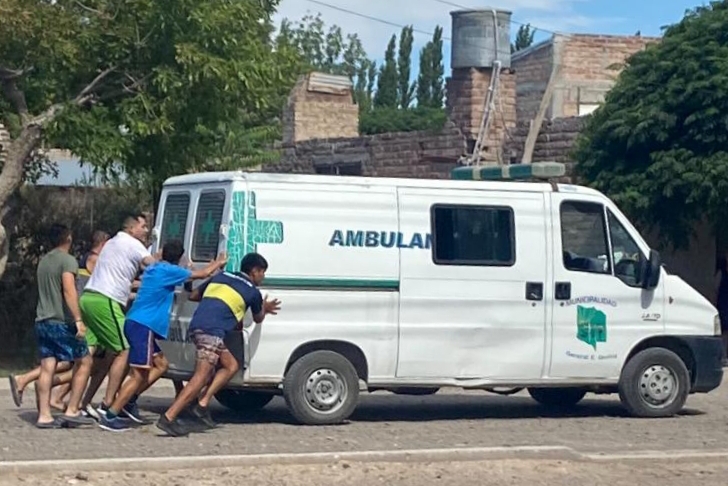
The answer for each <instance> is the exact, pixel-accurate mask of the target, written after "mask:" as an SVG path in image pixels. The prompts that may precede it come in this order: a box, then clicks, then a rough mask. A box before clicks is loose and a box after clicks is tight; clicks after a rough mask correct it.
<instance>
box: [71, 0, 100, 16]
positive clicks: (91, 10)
mask: <svg viewBox="0 0 728 486" xmlns="http://www.w3.org/2000/svg"><path fill="white" fill-rule="evenodd" d="M73 3H75V4H76V5H78V6H79V7H81V8H82V9H84V10H85V11H87V12H91V13H93V14H96V15H98V16H100V17H106V18H108V15H106V14H104V12H102V11H100V10H96V9H95V8H91V7H89V6H88V5H84V4H82V3H81V2H79V1H78V0H74V2H73Z"/></svg>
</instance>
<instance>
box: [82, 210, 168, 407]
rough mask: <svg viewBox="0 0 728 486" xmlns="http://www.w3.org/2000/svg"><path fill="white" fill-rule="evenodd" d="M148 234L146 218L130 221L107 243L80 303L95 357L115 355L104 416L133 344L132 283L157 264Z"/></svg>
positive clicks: (140, 216)
mask: <svg viewBox="0 0 728 486" xmlns="http://www.w3.org/2000/svg"><path fill="white" fill-rule="evenodd" d="M148 232H149V228H148V226H147V220H146V217H145V216H144V215H142V214H139V215H134V216H129V217H127V218H126V219H125V220H124V227H123V229H122V231H119V232H118V233H117V234H116V236H114V237H113V238H112V239H110V240H109V241H107V242H106V245H104V248H103V250H101V253H100V254H99V257H98V260H97V262H96V267H95V268H94V272H93V273H92V274H91V278H90V279H89V281H88V283H87V284H86V288H85V289H84V292H83V294H82V295H81V299H80V301H79V306H80V308H81V314H82V316H83V319H84V323H86V326H87V328H88V329H87V331H86V342H87V344H88V346H89V349H90V351H91V353H93V352H94V351H95V349H96V348H97V347H101V348H104V349H105V350H106V351H107V352H111V353H114V354H115V357H114V360H113V362H112V364H111V368H110V369H109V376H108V378H109V379H108V384H107V387H106V395H105V396H104V399H103V401H102V403H101V407H100V410H99V411H100V412H102V413H103V412H104V410H105V409H106V408H108V406H109V405H110V404H111V403H113V401H114V397H115V395H116V392H117V391H118V390H119V387H120V386H121V382H122V381H123V379H124V376H125V374H126V365H127V359H128V354H129V344H128V342H127V340H126V337H125V336H124V318H125V317H124V307H125V306H126V304H127V302H128V300H129V295H130V293H131V287H132V283H133V281H134V279H135V277H136V276H137V274H138V272H139V270H140V268H144V267H146V266H148V265H150V264H152V263H153V262H154V261H155V259H154V257H153V256H152V255H151V253H149V251H148V250H147V249H146V248H145V247H144V244H143V243H142V242H143V241H145V239H146V237H147V233H148ZM88 371H90V370H87V372H88ZM86 378H87V379H88V377H86Z"/></svg>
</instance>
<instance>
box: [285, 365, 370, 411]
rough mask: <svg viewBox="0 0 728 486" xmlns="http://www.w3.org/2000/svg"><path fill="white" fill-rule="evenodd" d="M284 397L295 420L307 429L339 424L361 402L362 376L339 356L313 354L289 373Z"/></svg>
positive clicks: (294, 366)
mask: <svg viewBox="0 0 728 486" xmlns="http://www.w3.org/2000/svg"><path fill="white" fill-rule="evenodd" d="M317 380H318V381H317ZM332 387H333V388H332ZM332 390H333V391H332ZM329 392H332V393H333V396H331V397H329V396H328V395H327V394H328V393H329ZM283 397H284V398H285V399H286V404H287V405H288V409H289V410H290V412H291V414H292V415H293V417H294V418H295V419H296V420H297V421H298V422H300V423H302V424H304V425H333V424H340V423H342V422H344V421H346V419H348V418H349V417H350V416H351V414H352V413H354V409H355V408H356V405H357V403H358V401H359V376H358V375H357V373H356V369H355V368H354V366H353V365H352V364H351V362H350V361H349V360H348V359H346V358H345V357H344V356H342V355H340V354H339V353H335V352H333V351H314V352H312V353H309V354H307V355H305V356H302V357H301V358H300V359H298V361H296V362H295V363H293V365H292V366H291V368H290V369H289V370H288V373H286V376H285V378H284V379H283ZM328 400H332V402H331V404H329V403H327V402H328ZM327 407H328V409H327Z"/></svg>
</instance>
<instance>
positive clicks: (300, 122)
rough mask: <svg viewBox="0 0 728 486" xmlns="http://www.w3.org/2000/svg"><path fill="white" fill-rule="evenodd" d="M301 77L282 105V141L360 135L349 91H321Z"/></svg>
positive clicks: (357, 110)
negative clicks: (283, 105)
mask: <svg viewBox="0 0 728 486" xmlns="http://www.w3.org/2000/svg"><path fill="white" fill-rule="evenodd" d="M309 79H310V75H308V76H302V77H301V78H299V80H298V82H297V83H296V85H295V86H294V88H293V89H292V90H291V94H290V95H289V97H288V101H287V102H286V106H285V107H284V108H283V142H284V143H292V142H299V141H303V140H311V139H318V138H340V137H356V136H358V135H359V107H358V106H357V105H356V104H355V103H354V101H353V98H352V93H351V90H345V91H340V92H337V93H332V92H323V91H320V90H316V89H315V88H312V87H310V86H309Z"/></svg>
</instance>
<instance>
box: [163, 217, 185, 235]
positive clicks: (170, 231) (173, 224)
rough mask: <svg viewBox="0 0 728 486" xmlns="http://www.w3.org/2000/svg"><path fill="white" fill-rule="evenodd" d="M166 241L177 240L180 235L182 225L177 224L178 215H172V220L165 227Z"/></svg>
mask: <svg viewBox="0 0 728 486" xmlns="http://www.w3.org/2000/svg"><path fill="white" fill-rule="evenodd" d="M166 229H167V231H166V233H167V239H168V240H169V239H176V238H179V236H180V233H181V232H182V225H181V224H180V222H179V215H178V214H173V215H172V220H171V221H170V222H169V224H168V225H167V228H166Z"/></svg>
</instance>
